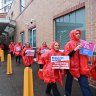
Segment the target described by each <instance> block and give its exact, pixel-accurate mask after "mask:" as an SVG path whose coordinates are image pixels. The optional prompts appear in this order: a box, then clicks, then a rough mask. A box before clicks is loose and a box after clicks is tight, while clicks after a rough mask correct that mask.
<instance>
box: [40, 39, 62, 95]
mask: <svg viewBox="0 0 96 96" xmlns="http://www.w3.org/2000/svg"><path fill="white" fill-rule="evenodd" d="M59 49H60V44H59V43H58V42H56V41H54V42H53V43H52V46H51V50H49V51H47V52H45V53H43V54H42V55H41V58H40V61H39V67H40V69H39V71H42V74H43V75H42V77H43V80H44V82H45V83H47V88H46V96H61V95H60V93H59V90H58V88H57V85H56V82H59V83H60V84H61V85H63V84H62V70H61V69H52V62H51V56H62V55H63V52H61V51H59ZM51 90H52V92H53V95H52V94H51Z"/></svg>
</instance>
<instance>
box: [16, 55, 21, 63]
mask: <svg viewBox="0 0 96 96" xmlns="http://www.w3.org/2000/svg"><path fill="white" fill-rule="evenodd" d="M20 59H21V56H20V55H19V56H16V62H18V63H20Z"/></svg>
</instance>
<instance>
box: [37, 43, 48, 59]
mask: <svg viewBox="0 0 96 96" xmlns="http://www.w3.org/2000/svg"><path fill="white" fill-rule="evenodd" d="M46 50H49V48H48V46H47V44H46V42H43V43H42V46H41V47H39V48H38V49H37V54H36V59H37V61H39V59H40V57H41V54H43V53H44V52H46Z"/></svg>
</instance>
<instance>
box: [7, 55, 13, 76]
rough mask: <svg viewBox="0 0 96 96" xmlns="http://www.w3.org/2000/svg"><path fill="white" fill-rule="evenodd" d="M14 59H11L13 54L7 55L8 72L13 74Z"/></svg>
mask: <svg viewBox="0 0 96 96" xmlns="http://www.w3.org/2000/svg"><path fill="white" fill-rule="evenodd" d="M12 73H13V72H12V60H11V54H8V55H7V74H8V75H10V74H12Z"/></svg>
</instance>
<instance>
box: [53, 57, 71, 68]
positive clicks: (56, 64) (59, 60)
mask: <svg viewBox="0 0 96 96" xmlns="http://www.w3.org/2000/svg"><path fill="white" fill-rule="evenodd" d="M51 63H52V69H69V68H70V60H69V56H51Z"/></svg>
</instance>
